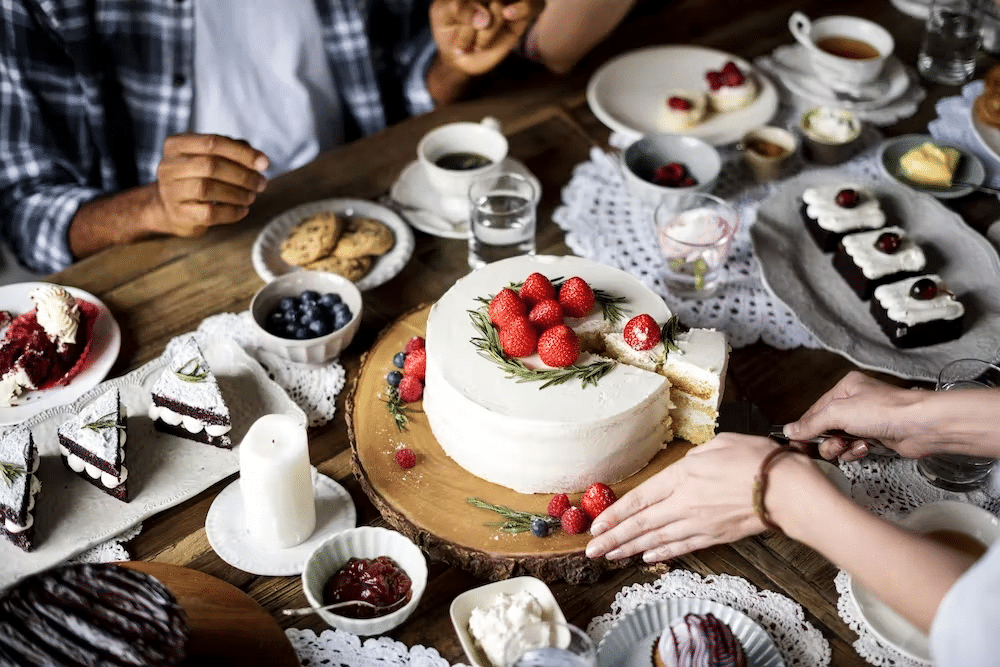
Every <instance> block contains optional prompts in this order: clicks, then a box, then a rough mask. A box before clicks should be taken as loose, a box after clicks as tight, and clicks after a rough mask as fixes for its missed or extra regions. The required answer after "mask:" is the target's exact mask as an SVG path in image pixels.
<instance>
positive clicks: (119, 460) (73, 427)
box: [56, 387, 130, 503]
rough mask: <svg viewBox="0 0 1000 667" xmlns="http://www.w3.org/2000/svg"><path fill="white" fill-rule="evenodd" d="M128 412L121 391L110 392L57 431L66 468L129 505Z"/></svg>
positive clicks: (112, 390)
mask: <svg viewBox="0 0 1000 667" xmlns="http://www.w3.org/2000/svg"><path fill="white" fill-rule="evenodd" d="M125 413H126V411H125V409H124V408H123V407H122V404H121V395H120V394H119V392H118V388H117V387H115V388H113V389H108V390H107V391H106V392H104V393H103V394H101V395H100V396H99V397H98V398H97V399H95V400H94V401H93V402H91V403H89V404H87V405H86V406H84V408H83V409H82V410H80V412H79V414H77V416H76V417H73V418H72V419H70V420H69V421H67V422H65V423H63V424H62V425H61V426H59V428H58V429H56V433H57V434H58V436H59V453H60V454H61V455H62V457H63V463H64V464H66V467H67V468H69V469H70V470H72V471H73V472H75V473H76V474H78V475H79V476H80V477H82V478H84V479H85V480H87V481H88V482H90V483H91V484H93V485H94V486H96V487H97V488H99V489H101V490H102V491H104V492H105V493H107V494H108V495H110V496H113V497H115V498H117V499H118V500H121V501H122V502H126V503H127V502H128V501H129V499H130V497H129V491H128V467H127V466H126V449H125V440H126V437H127V433H126V423H127V422H126V418H127V415H126V414H125Z"/></svg>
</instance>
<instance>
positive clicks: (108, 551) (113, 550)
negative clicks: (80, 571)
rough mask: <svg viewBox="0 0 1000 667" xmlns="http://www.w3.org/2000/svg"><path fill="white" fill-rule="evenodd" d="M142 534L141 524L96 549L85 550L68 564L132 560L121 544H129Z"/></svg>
mask: <svg viewBox="0 0 1000 667" xmlns="http://www.w3.org/2000/svg"><path fill="white" fill-rule="evenodd" d="M141 532H142V524H141V523H140V524H139V525H137V526H135V527H133V528H132V529H131V530H126V531H125V532H124V533H121V534H120V535H117V536H115V537H114V538H113V539H110V540H108V541H107V542H104V543H103V544H98V545H97V546H96V547H92V548H90V549H87V550H86V551H84V552H83V553H81V554H79V555H77V556H76V557H74V558H70V559H69V562H70V563H123V562H125V561H127V560H132V555H131V554H129V552H128V551H126V550H125V545H124V544H122V543H123V542H130V541H132V540H134V539H135V538H137V537H138V536H139V533H141Z"/></svg>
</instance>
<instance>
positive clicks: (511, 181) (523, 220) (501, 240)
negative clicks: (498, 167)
mask: <svg viewBox="0 0 1000 667" xmlns="http://www.w3.org/2000/svg"><path fill="white" fill-rule="evenodd" d="M537 202H538V193H537V192H536V191H535V186H534V185H533V184H532V182H531V181H530V180H528V178H527V177H526V176H525V175H524V174H519V173H516V172H499V173H494V174H491V175H488V176H483V177H482V178H479V179H477V180H475V181H473V182H472V185H470V186H469V206H470V209H469V227H470V229H471V233H470V235H469V266H470V267H472V268H473V269H478V268H480V267H483V266H485V265H486V264H489V263H490V262H495V261H497V260H500V259H507V258H508V257H516V256H518V255H534V254H535V207H536V205H537Z"/></svg>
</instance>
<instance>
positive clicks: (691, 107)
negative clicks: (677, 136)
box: [663, 90, 708, 132]
mask: <svg viewBox="0 0 1000 667" xmlns="http://www.w3.org/2000/svg"><path fill="white" fill-rule="evenodd" d="M707 109H708V100H707V98H706V97H705V93H704V91H701V90H674V91H671V93H670V94H669V95H667V101H666V104H665V105H664V109H663V129H664V130H667V131H669V132H676V131H680V130H686V129H688V128H691V127H694V126H695V125H697V124H698V123H700V122H701V121H703V120H704V119H705V112H706V110H707Z"/></svg>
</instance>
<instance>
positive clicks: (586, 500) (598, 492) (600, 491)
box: [580, 482, 618, 521]
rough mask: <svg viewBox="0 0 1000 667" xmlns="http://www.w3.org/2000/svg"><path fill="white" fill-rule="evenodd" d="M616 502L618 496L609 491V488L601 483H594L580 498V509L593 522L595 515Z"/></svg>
mask: <svg viewBox="0 0 1000 667" xmlns="http://www.w3.org/2000/svg"><path fill="white" fill-rule="evenodd" d="M616 500H618V496H616V495H615V492H614V491H612V490H611V487H610V486H608V485H607V484H604V483H603V482H596V483H594V484H591V485H590V486H588V487H587V490H586V491H584V492H583V497H582V498H580V507H582V508H583V511H584V512H585V513H586V514H587V516H588V517H590V520H591V521H593V520H594V519H596V518H597V515H598V514H600V513H601V512H603V511H604V510H606V509H608V508H609V507H611V505H612V504H614V502H615V501H616Z"/></svg>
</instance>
